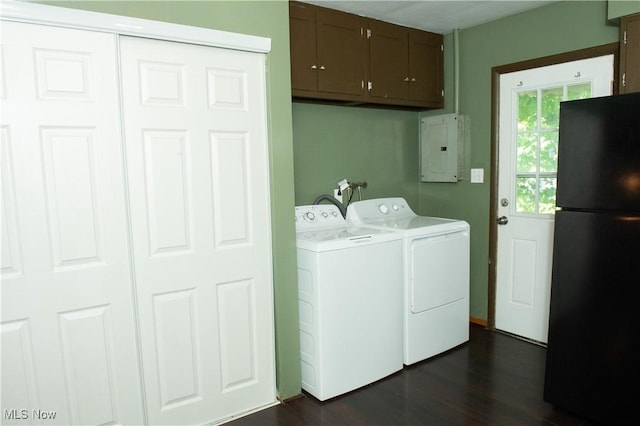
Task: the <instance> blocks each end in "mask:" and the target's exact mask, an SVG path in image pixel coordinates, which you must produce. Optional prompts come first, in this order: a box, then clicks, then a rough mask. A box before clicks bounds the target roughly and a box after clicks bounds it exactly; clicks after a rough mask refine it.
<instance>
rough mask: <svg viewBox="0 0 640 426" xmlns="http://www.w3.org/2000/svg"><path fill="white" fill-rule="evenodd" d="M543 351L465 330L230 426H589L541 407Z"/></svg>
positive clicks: (502, 337) (499, 336)
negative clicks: (444, 345)
mask: <svg viewBox="0 0 640 426" xmlns="http://www.w3.org/2000/svg"><path fill="white" fill-rule="evenodd" d="M545 356H546V349H545V348H543V347H540V346H538V345H535V344H532V343H528V342H524V341H522V340H519V339H516V338H514V337H511V336H508V335H505V334H502V333H498V332H493V331H488V330H485V329H484V328H483V327H481V326H477V325H471V330H470V339H469V342H468V343H466V344H464V345H461V346H459V347H457V348H455V349H452V350H451V351H448V352H447V353H445V354H442V355H440V356H438V357H435V358H432V359H430V360H427V361H423V362H421V363H418V364H414V365H412V366H410V367H405V368H404V369H403V370H402V371H400V372H398V373H396V374H393V375H391V376H389V377H387V378H385V379H383V380H380V381H378V382H376V383H373V384H371V385H368V386H366V387H364V388H361V389H358V390H356V391H353V392H350V393H348V394H346V395H342V396H339V397H336V398H333V399H331V400H329V401H325V402H320V401H318V400H317V399H315V398H313V397H312V396H310V395H305V396H303V397H301V398H298V399H294V400H292V401H288V402H286V403H283V404H280V405H278V406H276V407H272V408H269V409H266V410H263V411H260V412H258V413H255V414H252V415H249V416H246V417H243V418H240V419H237V420H235V421H233V422H231V423H229V424H230V425H233V426H242V425H256V426H258V425H259V426H272V425H282V426H301V425H349V426H357V425H367V426H370V425H384V426H387V425H509V426H512V425H513V426H515V425H563V426H564V425H584V426H586V425H591V424H592V423H590V422H588V421H586V420H584V419H581V418H579V417H575V416H572V415H571V414H569V413H566V412H564V411H562V410H559V409H556V408H554V407H553V406H551V405H550V404H548V403H546V402H544V401H543V400H542V389H543V384H544V368H545V367H544V363H545Z"/></svg>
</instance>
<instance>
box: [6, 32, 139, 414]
mask: <svg viewBox="0 0 640 426" xmlns="http://www.w3.org/2000/svg"><path fill="white" fill-rule="evenodd" d="M114 46H115V40H114V36H113V35H109V34H104V33H96V32H90V31H80V30H70V29H62V28H56V27H47V26H42V25H33V24H21V23H14V22H2V55H3V66H2V68H0V72H1V73H2V79H1V80H2V87H3V96H2V126H1V132H0V136H1V143H2V283H1V287H2V325H1V330H2V337H1V338H2V415H3V419H2V420H3V423H4V422H6V423H4V424H11V423H13V422H14V421H15V422H16V423H19V424H22V423H24V422H25V420H27V419H28V421H29V422H38V421H42V420H44V419H46V423H47V424H125V423H129V424H140V423H142V422H143V421H144V417H143V408H142V397H141V389H140V375H139V365H138V357H137V348H136V331H135V330H136V327H135V319H134V307H133V300H132V297H131V296H132V287H131V278H130V276H131V272H130V264H129V249H128V235H127V220H126V213H125V194H124V179H123V175H124V174H123V168H122V145H121V142H120V141H121V139H120V127H119V121H118V120H119V115H118V113H117V111H118V86H117V76H116V66H115V58H116V52H115V49H114ZM13 410H25V411H24V412H23V411H18V412H17V413H19V415H16V411H13ZM7 413H8V414H7ZM25 413H26V414H25ZM23 414H25V415H26V416H27V417H26V418H25V419H24V420H21V419H22V418H23V417H22V415H23Z"/></svg>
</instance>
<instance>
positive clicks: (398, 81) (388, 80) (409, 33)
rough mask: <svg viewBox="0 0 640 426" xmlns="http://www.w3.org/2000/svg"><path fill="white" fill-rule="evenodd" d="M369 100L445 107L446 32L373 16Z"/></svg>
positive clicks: (370, 39)
mask: <svg viewBox="0 0 640 426" xmlns="http://www.w3.org/2000/svg"><path fill="white" fill-rule="evenodd" d="M368 37H369V74H368V76H369V80H368V87H369V100H370V101H371V102H378V103H384V104H394V105H406V106H416V107H430V108H442V107H443V106H444V105H443V104H444V97H443V96H444V93H443V90H444V67H443V55H444V54H443V49H442V46H443V45H442V43H443V36H442V35H441V34H434V33H430V32H426V31H419V30H415V29H412V28H406V27H402V26H399V25H394V24H390V23H387V22H382V21H377V20H373V19H371V20H369V32H368Z"/></svg>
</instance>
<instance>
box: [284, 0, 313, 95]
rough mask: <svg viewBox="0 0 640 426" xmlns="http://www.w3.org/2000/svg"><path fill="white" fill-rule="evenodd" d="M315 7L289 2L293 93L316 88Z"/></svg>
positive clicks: (311, 90) (310, 90)
mask: <svg viewBox="0 0 640 426" xmlns="http://www.w3.org/2000/svg"><path fill="white" fill-rule="evenodd" d="M316 9H317V8H316V7H315V6H313V5H310V4H306V3H299V2H290V3H289V40H290V49H291V89H292V91H293V94H294V95H296V94H298V91H302V93H305V92H315V91H317V90H318V71H317V70H318V63H317V59H316V58H317V48H316Z"/></svg>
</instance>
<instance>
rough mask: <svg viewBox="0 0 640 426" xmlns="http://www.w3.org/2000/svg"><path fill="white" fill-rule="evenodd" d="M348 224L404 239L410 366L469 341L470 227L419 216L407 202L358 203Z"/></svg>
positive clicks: (407, 358) (405, 334)
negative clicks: (392, 233) (384, 231)
mask: <svg viewBox="0 0 640 426" xmlns="http://www.w3.org/2000/svg"><path fill="white" fill-rule="evenodd" d="M347 220H348V221H349V222H350V223H352V224H354V225H356V226H363V227H371V228H375V229H380V230H387V231H389V230H392V231H394V232H396V233H397V234H398V235H401V236H402V240H403V244H402V246H403V257H404V260H403V263H404V268H403V270H404V272H403V284H404V308H403V318H404V319H403V323H404V332H403V337H404V344H403V348H404V357H403V359H404V363H405V364H406V365H410V364H413V363H415V362H418V361H421V360H424V359H427V358H429V357H432V356H434V355H437V354H439V353H442V352H444V351H446V350H448V349H451V348H453V347H455V346H457V345H460V344H462V343H464V342H466V341H468V340H469V224H468V223H467V222H465V221H462V220H454V219H443V218H436V217H428V216H418V215H416V214H415V213H414V212H413V210H411V208H410V207H409V205H408V204H407V202H406V201H405V200H404V198H379V199H372V200H364V201H357V202H354V203H352V204H351V205H350V206H349V208H348V209H347Z"/></svg>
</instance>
